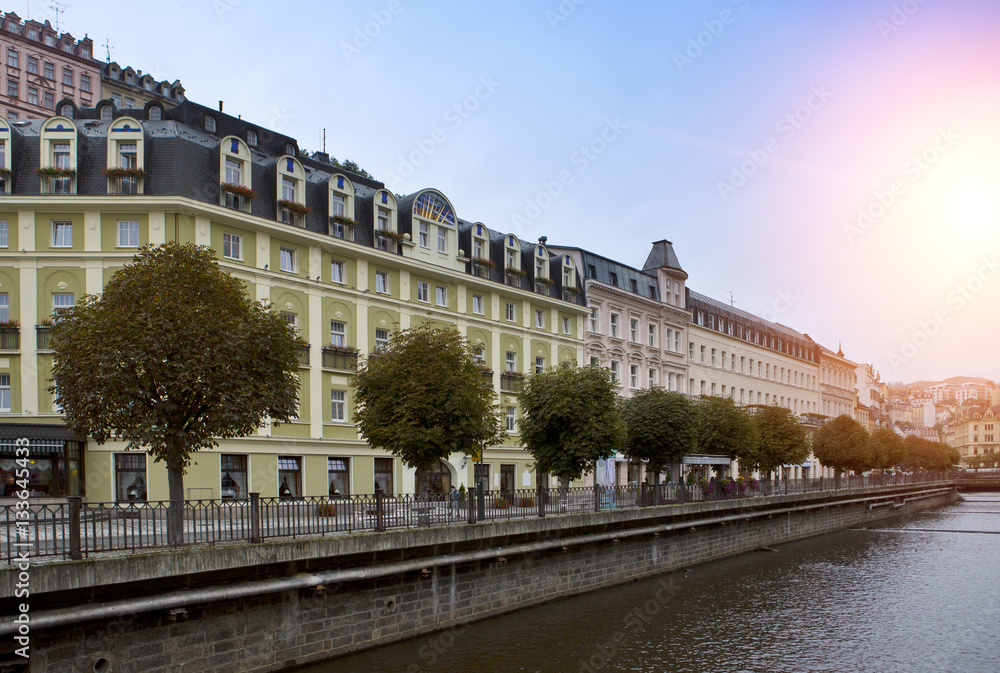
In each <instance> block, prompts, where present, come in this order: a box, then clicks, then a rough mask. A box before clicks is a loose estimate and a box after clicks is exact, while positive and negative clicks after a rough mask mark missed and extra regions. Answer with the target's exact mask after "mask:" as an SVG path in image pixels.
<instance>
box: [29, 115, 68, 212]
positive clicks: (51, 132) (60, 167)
mask: <svg viewBox="0 0 1000 673" xmlns="http://www.w3.org/2000/svg"><path fill="white" fill-rule="evenodd" d="M76 143H77V140H76V126H74V125H73V122H72V121H70V120H69V119H67V118H66V117H52V118H50V119H47V120H46V121H45V123H43V124H42V129H41V148H40V153H41V156H40V157H39V165H40V166H41V167H40V168H39V169H38V175H39V176H40V177H41V179H42V184H41V192H42V194H76V151H77V144H76Z"/></svg>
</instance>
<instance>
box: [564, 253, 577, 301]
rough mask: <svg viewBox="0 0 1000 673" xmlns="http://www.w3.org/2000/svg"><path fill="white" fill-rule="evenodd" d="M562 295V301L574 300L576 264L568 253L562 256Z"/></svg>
mask: <svg viewBox="0 0 1000 673" xmlns="http://www.w3.org/2000/svg"><path fill="white" fill-rule="evenodd" d="M562 295H563V300H564V301H572V302H575V301H576V265H575V264H574V263H573V258H572V257H571V256H570V255H563V258H562Z"/></svg>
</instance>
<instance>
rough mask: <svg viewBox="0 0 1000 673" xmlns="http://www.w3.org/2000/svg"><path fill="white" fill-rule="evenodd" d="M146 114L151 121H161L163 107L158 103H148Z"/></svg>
mask: <svg viewBox="0 0 1000 673" xmlns="http://www.w3.org/2000/svg"><path fill="white" fill-rule="evenodd" d="M148 115H149V121H151V122H158V121H161V120H162V119H163V108H161V107H160V106H159V105H150V106H149V111H148Z"/></svg>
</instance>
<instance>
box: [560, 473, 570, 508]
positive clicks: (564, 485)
mask: <svg viewBox="0 0 1000 673" xmlns="http://www.w3.org/2000/svg"><path fill="white" fill-rule="evenodd" d="M568 496H569V477H559V500H560V501H561V502H567V497H568Z"/></svg>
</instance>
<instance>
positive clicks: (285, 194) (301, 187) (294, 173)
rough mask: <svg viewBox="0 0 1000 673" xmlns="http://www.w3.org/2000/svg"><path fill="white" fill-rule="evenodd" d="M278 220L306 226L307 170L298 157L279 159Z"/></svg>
mask: <svg viewBox="0 0 1000 673" xmlns="http://www.w3.org/2000/svg"><path fill="white" fill-rule="evenodd" d="M278 194H280V195H281V198H280V199H278V220H280V221H281V222H284V223H285V224H290V225H292V226H293V227H302V228H304V227H305V226H306V221H305V218H306V214H308V213H309V208H308V207H306V172H305V169H303V168H302V164H300V163H299V161H298V159H295V158H293V157H290V156H284V157H281V158H280V159H278Z"/></svg>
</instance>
